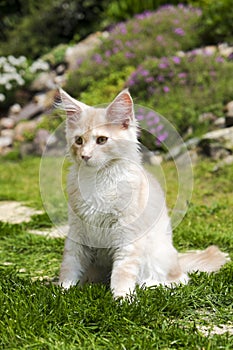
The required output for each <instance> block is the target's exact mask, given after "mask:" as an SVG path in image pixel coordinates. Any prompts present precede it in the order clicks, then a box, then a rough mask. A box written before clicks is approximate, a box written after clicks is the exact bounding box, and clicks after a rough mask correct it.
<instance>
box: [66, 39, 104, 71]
mask: <svg viewBox="0 0 233 350" xmlns="http://www.w3.org/2000/svg"><path fill="white" fill-rule="evenodd" d="M105 35H106V34H105V32H104V33H100V32H97V33H94V34H91V35H89V36H88V37H87V38H86V39H84V40H82V41H81V42H79V43H78V44H77V45H75V46H73V47H68V49H67V50H66V54H65V61H66V62H67V63H68V67H69V69H71V70H75V69H76V68H77V67H78V65H79V62H80V61H81V60H84V59H85V58H86V57H87V56H88V54H89V52H90V51H92V50H93V49H95V48H96V47H98V46H100V44H101V42H102V41H101V38H103V37H104V36H105Z"/></svg>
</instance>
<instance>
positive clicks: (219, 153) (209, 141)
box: [198, 127, 233, 159]
mask: <svg viewBox="0 0 233 350" xmlns="http://www.w3.org/2000/svg"><path fill="white" fill-rule="evenodd" d="M198 146H199V148H200V150H201V151H202V153H204V154H206V155H207V156H209V157H212V158H213V159H222V158H225V157H227V156H229V154H230V153H231V152H232V151H233V127H230V128H224V129H219V130H215V131H211V132H208V133H207V134H205V135H203V136H202V138H201V140H200V142H199V144H198Z"/></svg>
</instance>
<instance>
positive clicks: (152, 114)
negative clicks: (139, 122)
mask: <svg viewBox="0 0 233 350" xmlns="http://www.w3.org/2000/svg"><path fill="white" fill-rule="evenodd" d="M154 115H155V114H154V112H152V111H150V112H149V113H148V114H147V115H146V118H147V119H153V118H154Z"/></svg>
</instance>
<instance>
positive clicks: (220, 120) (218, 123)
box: [213, 117, 226, 128]
mask: <svg viewBox="0 0 233 350" xmlns="http://www.w3.org/2000/svg"><path fill="white" fill-rule="evenodd" d="M213 125H214V126H215V127H216V128H224V127H225V126H226V124H225V118H224V117H220V118H217V119H216V120H215V121H214V122H213Z"/></svg>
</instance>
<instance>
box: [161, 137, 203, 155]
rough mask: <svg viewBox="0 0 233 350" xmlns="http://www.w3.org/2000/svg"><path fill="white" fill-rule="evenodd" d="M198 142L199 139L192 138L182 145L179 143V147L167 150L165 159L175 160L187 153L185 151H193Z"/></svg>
mask: <svg viewBox="0 0 233 350" xmlns="http://www.w3.org/2000/svg"><path fill="white" fill-rule="evenodd" d="M199 142H200V138H198V137H194V138H192V139H190V140H188V141H186V142H184V143H181V144H180V145H177V146H174V147H172V148H171V149H169V152H168V153H167V154H166V156H165V159H166V160H170V159H176V158H178V157H179V156H181V155H182V154H183V153H185V152H187V150H193V149H195V148H196V146H197V145H198V143H199Z"/></svg>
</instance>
